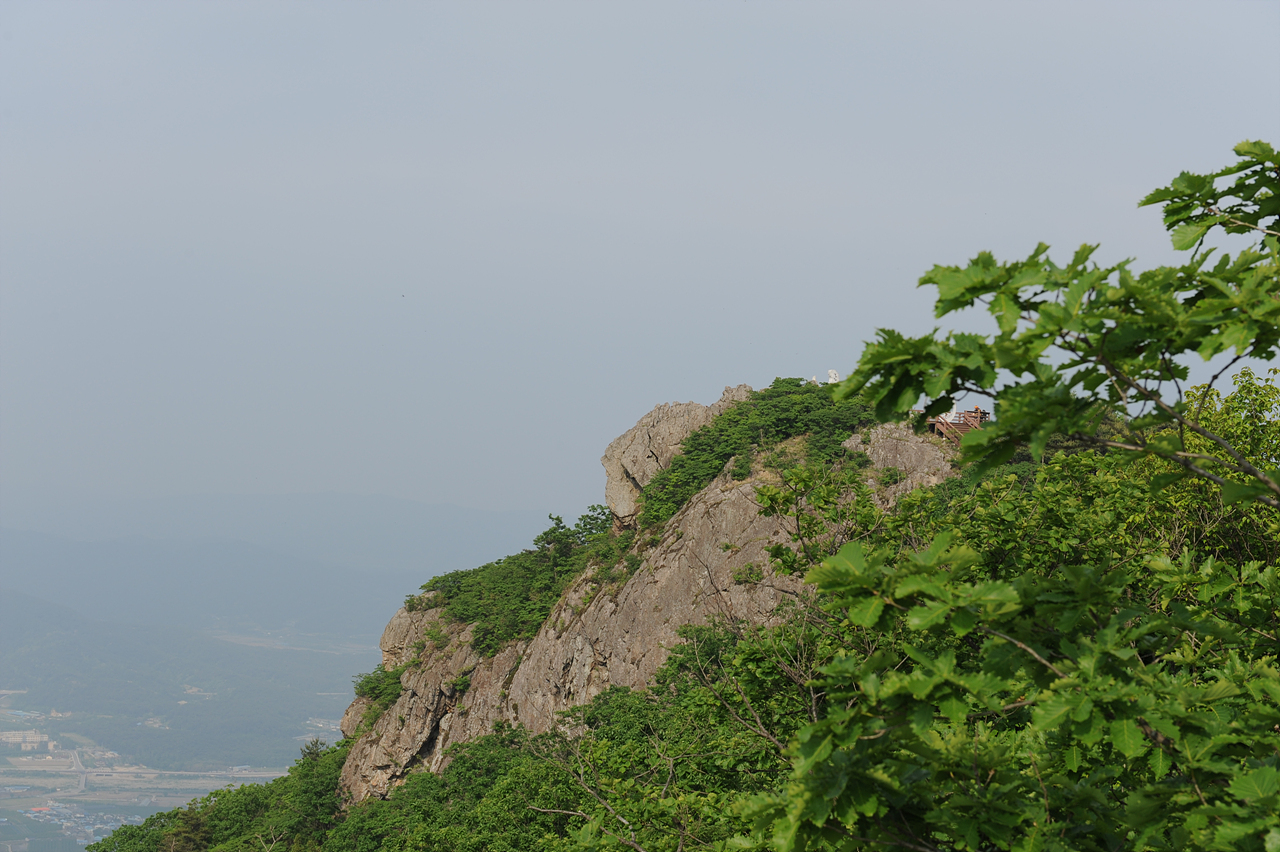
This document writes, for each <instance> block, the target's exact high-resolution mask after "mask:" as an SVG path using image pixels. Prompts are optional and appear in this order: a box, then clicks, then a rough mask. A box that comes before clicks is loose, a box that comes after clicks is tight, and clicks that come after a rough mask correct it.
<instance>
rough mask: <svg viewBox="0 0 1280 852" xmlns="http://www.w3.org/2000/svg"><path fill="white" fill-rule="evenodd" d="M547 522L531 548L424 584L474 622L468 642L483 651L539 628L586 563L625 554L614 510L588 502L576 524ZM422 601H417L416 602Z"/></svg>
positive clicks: (453, 613)
mask: <svg viewBox="0 0 1280 852" xmlns="http://www.w3.org/2000/svg"><path fill="white" fill-rule="evenodd" d="M549 518H550V520H551V526H550V527H548V528H547V529H546V530H545V531H543V532H542V533H539V534H538V536H537V537H536V538H535V539H534V540H533V548H532V549H530V550H526V551H524V552H522V553H517V554H515V555H513V556H508V557H506V558H505V559H499V560H498V561H496V562H490V563H489V564H487V565H481V566H480V567H479V568H473V569H471V570H468V571H454V572H453V573H450V574H442V575H441V576H439V577H435V578H433V579H432V580H430V581H429V582H427V583H426V584H425V585H423V587H422V590H423V592H424V593H426V594H425V595H423V596H422V597H423V598H428V597H429V596H432V595H434V599H433V600H431V601H430V603H431V605H433V606H441V607H443V608H444V612H445V615H446V616H447V617H448V618H449V619H451V620H453V621H454V622H457V623H460V624H473V625H475V627H474V628H473V630H472V639H471V645H472V647H473V648H475V649H476V650H477V651H479V652H481V653H482V654H485V655H490V656H491V655H493V654H495V653H497V652H498V651H499V650H500V649H501V648H502V647H503V646H504V645H506V644H507V643H508V642H511V641H514V640H517V639H528V638H530V637H532V636H533V635H534V634H535V633H537V632H538V628H539V627H541V626H542V623H543V622H544V621H546V619H547V615H548V614H549V613H550V612H551V608H552V607H553V606H555V603H556V601H558V600H559V599H560V594H561V593H562V592H563V591H564V590H565V587H567V586H568V585H569V583H570V582H571V581H572V580H573V579H574V578H575V577H576V576H578V575H579V574H581V573H582V571H583V570H585V569H586V568H587V567H588V566H592V565H594V566H604V567H608V566H612V565H614V564H616V563H617V562H619V561H620V560H621V559H622V558H623V554H624V553H625V552H626V550H627V548H628V547H629V546H630V544H631V536H630V535H620V536H619V535H614V534H613V533H612V532H611V527H612V523H613V516H612V515H611V514H610V513H609V510H608V508H606V507H604V506H592V507H591V508H590V509H589V510H588V511H587V513H586V514H584V515H583V516H582V517H581V518H579V519H578V522H577V523H576V524H574V526H572V527H569V526H566V525H565V522H564V519H563V518H561V517H559V516H556V515H550V516H549ZM419 605H421V604H419Z"/></svg>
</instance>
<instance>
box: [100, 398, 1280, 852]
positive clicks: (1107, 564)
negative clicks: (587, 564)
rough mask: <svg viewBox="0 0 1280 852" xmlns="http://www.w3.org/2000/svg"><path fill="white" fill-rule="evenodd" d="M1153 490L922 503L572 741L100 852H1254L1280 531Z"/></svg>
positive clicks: (124, 837) (469, 758)
mask: <svg viewBox="0 0 1280 852" xmlns="http://www.w3.org/2000/svg"><path fill="white" fill-rule="evenodd" d="M1239 383H1240V387H1239V388H1238V392H1241V393H1244V394H1246V395H1248V394H1252V395H1255V396H1257V395H1261V396H1264V397H1266V396H1268V394H1269V397H1270V398H1271V399H1275V400H1280V390H1277V389H1276V388H1275V386H1274V385H1268V384H1265V383H1262V384H1259V383H1257V382H1254V381H1253V380H1252V378H1251V377H1249V376H1242V377H1241V378H1240V380H1239ZM1259 387H1260V388H1261V390H1259ZM1267 388H1270V391H1267V390H1266V389H1267ZM1237 402H1238V400H1236V399H1235V398H1234V397H1227V398H1226V399H1223V400H1221V401H1220V402H1219V403H1216V404H1215V405H1214V409H1213V410H1212V411H1210V412H1208V413H1206V414H1205V415H1204V416H1205V418H1206V419H1207V420H1208V422H1212V423H1215V424H1220V425H1222V426H1223V427H1224V428H1229V429H1230V430H1231V431H1233V432H1234V433H1235V434H1237V435H1239V436H1240V437H1241V439H1242V443H1244V444H1246V445H1255V444H1256V445H1259V446H1261V445H1265V443H1266V438H1267V436H1269V435H1271V434H1272V433H1273V432H1274V430H1275V429H1276V428H1277V422H1276V420H1275V419H1271V418H1269V419H1263V420H1261V421H1258V420H1252V419H1250V418H1249V416H1248V411H1250V410H1252V409H1247V408H1242V407H1241V406H1239V405H1237V404H1236V403H1237ZM1142 465H1167V463H1166V462H1163V461H1162V460H1160V459H1146V460H1144V461H1143V462H1141V464H1140V465H1134V464H1133V463H1132V462H1131V461H1130V460H1128V459H1126V458H1124V457H1122V456H1121V455H1120V454H1117V453H1110V454H1105V455H1100V454H1097V453H1094V452H1092V451H1085V452H1080V453H1075V454H1073V455H1066V454H1059V455H1057V456H1055V457H1054V458H1051V459H1049V460H1048V461H1046V462H1045V463H1044V464H1041V465H1036V466H1034V467H1029V466H1028V467H1027V468H1021V467H1018V468H1012V469H1011V468H1000V469H996V470H994V471H992V472H990V473H988V474H986V475H984V476H980V477H974V478H971V479H957V480H954V481H953V482H954V483H958V484H952V483H948V484H947V486H946V487H945V488H944V487H938V488H933V489H922V490H920V491H917V492H913V493H912V494H909V495H906V496H904V497H903V498H901V499H900V501H899V503H898V506H897V507H896V509H895V510H894V511H893V512H891V513H888V514H883V515H880V516H878V517H866V518H864V519H862V520H858V519H854V520H853V523H861V524H863V526H862V527H861V528H860V532H859V533H858V534H857V536H856V537H857V538H858V539H859V540H860V541H861V544H860V545H851V546H850V547H847V548H845V549H843V550H842V551H841V552H840V554H838V555H837V556H835V557H825V558H823V559H822V562H821V564H820V565H818V566H813V565H810V566H809V577H810V579H811V580H812V581H814V583H815V594H814V596H813V598H812V599H811V600H808V601H806V600H801V601H798V602H797V603H796V605H795V606H794V608H792V609H791V610H790V611H789V614H788V617H787V618H786V619H785V620H784V621H783V622H782V623H781V624H779V625H777V626H774V627H771V628H768V629H751V628H749V627H747V626H746V625H743V624H736V623H721V624H719V625H715V626H711V627H700V628H690V629H686V630H685V631H684V636H685V638H686V643H685V644H683V645H681V646H677V648H675V649H674V650H673V653H672V655H671V657H670V658H669V659H668V661H667V663H666V665H665V666H664V668H663V669H662V670H661V672H660V674H659V676H658V677H657V679H656V683H655V684H654V686H653V687H652V688H651V689H649V690H646V691H628V690H623V689H614V690H610V691H608V692H606V693H604V694H602V695H600V696H597V697H596V698H595V699H594V700H593V701H592V702H591V703H590V704H588V705H586V706H584V707H581V708H577V709H576V710H574V711H572V712H571V713H569V714H568V718H567V719H566V722H567V724H566V725H565V726H564V728H563V730H564V731H569V732H572V733H569V734H561V733H554V734H548V735H542V736H538V737H532V736H530V735H528V734H527V733H526V732H524V731H521V730H512V729H500V730H498V731H496V732H495V733H494V734H492V735H490V736H487V737H484V738H481V739H479V740H476V741H473V742H471V743H468V744H466V745H464V746H461V747H459V748H457V749H456V750H455V751H454V752H452V755H453V758H454V760H453V763H452V764H450V766H449V767H448V768H447V769H446V770H445V771H444V772H443V773H442V774H441V775H439V776H437V775H432V774H429V773H420V774H415V775H412V776H411V777H410V779H409V781H408V783H406V784H405V785H404V786H403V787H401V788H399V789H397V790H396V791H394V792H393V794H392V795H391V796H390V798H388V799H387V800H385V801H382V800H370V801H367V802H364V803H362V804H360V805H356V806H353V807H351V808H349V809H348V810H347V811H346V812H345V813H344V812H339V811H337V810H336V805H335V799H336V796H335V795H333V794H334V787H329V788H325V787H324V784H326V783H333V782H334V781H335V779H336V774H333V775H328V776H326V775H323V773H318V772H315V771H312V769H307V768H306V767H305V766H304V768H303V769H299V768H295V770H294V772H292V773H291V775H290V776H289V777H288V778H285V779H279V780H277V781H276V782H272V784H269V785H265V786H262V787H245V788H239V789H238V790H233V791H226V792H223V791H220V792H218V793H215V794H212V795H211V796H210V797H206V798H205V799H203V800H200V801H198V802H196V803H194V804H193V805H192V806H190V807H189V808H187V809H186V810H182V811H175V812H171V813H170V814H168V815H161V816H158V817H155V818H153V820H151V821H149V823H148V825H147V826H143V827H142V828H140V829H126V830H123V833H121V834H119V836H118V838H117V836H113V837H112V838H110V839H109V840H108V841H105V842H103V843H100V844H98V845H97V846H96V847H95V852H143V851H144V850H146V852H151V850H160V849H170V848H173V849H178V850H181V849H192V850H194V849H200V850H204V849H216V850H221V852H231V851H232V850H236V852H244V850H248V849H260V848H263V847H264V846H266V847H270V845H271V843H272V842H277V843H278V845H277V846H276V848H278V849H284V848H291V849H320V850H333V852H338V850H341V851H342V852H347V851H348V850H356V851H357V852H363V851H364V850H368V851H369V852H372V850H436V849H448V850H458V852H462V850H468V852H469V851H470V850H475V852H479V850H510V851H511V852H515V850H521V852H533V850H538V849H550V850H596V849H619V848H623V847H626V848H631V849H636V848H639V849H643V850H645V852H676V850H680V849H690V848H699V847H703V846H707V847H711V848H715V847H716V844H729V845H730V848H742V849H765V848H782V849H795V848H808V849H837V848H844V847H843V846H842V844H843V839H844V838H847V836H848V835H849V834H855V835H856V836H860V837H868V838H872V839H871V840H869V841H868V842H867V843H865V844H863V845H864V846H865V847H867V848H893V847H900V846H901V840H902V839H903V838H904V837H914V838H924V839H925V842H924V843H918V842H917V841H915V840H913V841H911V842H912V843H913V844H915V845H919V846H922V847H923V848H927V849H931V850H932V849H937V850H961V849H971V848H991V849H1022V848H1046V849H1064V850H1065V849H1067V848H1071V849H1082V850H1096V852H1104V850H1105V852H1111V850H1118V849H1135V850H1136V849H1143V848H1152V849H1168V848H1179V849H1236V848H1239V849H1247V850H1252V849H1257V850H1259V852H1263V850H1264V844H1263V839H1264V838H1265V837H1267V836H1268V833H1269V832H1271V831H1273V830H1275V831H1276V832H1277V834H1280V807H1278V805H1280V783H1278V778H1277V776H1280V772H1277V770H1276V762H1277V761H1276V757H1275V755H1276V750H1277V747H1280V735H1277V734H1276V733H1275V730H1274V726H1275V725H1277V724H1280V709H1278V708H1280V686H1277V684H1280V671H1277V670H1276V668H1275V664H1274V659H1275V657H1276V655H1277V654H1278V653H1280V644H1278V642H1277V640H1276V638H1275V637H1276V636H1277V635H1280V579H1277V574H1276V567H1275V562H1276V559H1277V558H1280V544H1278V543H1277V539H1276V535H1275V532H1274V530H1273V525H1274V523H1275V517H1274V510H1271V509H1270V508H1268V507H1266V506H1264V505H1262V504H1259V503H1256V502H1255V503H1251V504H1239V503H1238V504H1224V503H1223V502H1222V501H1221V499H1220V496H1219V495H1218V494H1217V493H1216V492H1215V491H1212V490H1207V489H1204V488H1200V487H1199V484H1198V483H1196V482H1190V481H1187V482H1179V483H1175V484H1173V485H1171V486H1170V487H1169V488H1167V489H1166V490H1165V491H1163V492H1161V493H1159V494H1155V495H1153V494H1152V493H1151V491H1150V489H1149V488H1148V487H1147V485H1146V482H1147V480H1148V479H1149V478H1150V476H1151V475H1153V474H1158V473H1160V472H1161V471H1160V470H1159V469H1158V468H1151V469H1147V468H1145V467H1142ZM788 493H789V494H790V499H793V500H794V501H795V503H796V505H795V506H794V509H795V511H797V512H804V511H807V502H806V501H807V499H808V498H807V496H806V493H805V492H803V491H795V492H788ZM779 499H786V495H784V497H783V498H779ZM815 523H825V521H824V520H823V519H822V518H820V517H819V518H818V519H817V520H816V521H815ZM1192 529H1194V530H1195V533H1194V534H1190V533H1189V532H1188V531H1189V530H1192ZM1205 554H1214V555H1215V557H1216V558H1214V559H1208V560H1205V559H1203V558H1202V557H1203V556H1204V555H1205ZM1250 559H1254V560H1267V561H1266V562H1262V561H1255V562H1252V563H1249V562H1248V560H1250ZM326 754H327V755H337V756H336V757H332V758H330V757H327V756H325V755H321V756H320V757H322V758H323V759H325V760H330V759H331V760H332V761H333V762H337V761H338V760H340V758H341V754H342V752H341V751H339V752H330V753H326ZM312 759H313V760H314V759H316V757H315V756H313V758H312ZM313 768H314V767H313ZM975 768H976V771H975ZM307 785H310V786H307ZM1197 787H1198V789H1197ZM326 789H327V792H326ZM1202 797H1203V798H1202ZM830 820H839V824H838V825H836V826H831V825H830V824H829V821H830ZM1135 821H1136V822H1137V824H1138V825H1140V826H1146V827H1148V828H1150V833H1149V834H1148V835H1147V840H1146V841H1142V840H1141V838H1140V837H1139V835H1138V834H1137V829H1136V828H1135ZM1042 827H1045V828H1042ZM202 832H203V833H202ZM1059 832H1065V833H1064V834H1062V835H1061V837H1059V835H1058V833H1059ZM778 838H781V840H779V839H778ZM973 838H976V840H975V839H973ZM1062 838H1069V839H1070V844H1066V843H1065V841H1064V842H1061V843H1060V842H1058V841H1059V840H1060V839H1062ZM1224 838H1226V839H1224ZM1023 841H1028V842H1023ZM199 843H203V844H204V845H198V844H199Z"/></svg>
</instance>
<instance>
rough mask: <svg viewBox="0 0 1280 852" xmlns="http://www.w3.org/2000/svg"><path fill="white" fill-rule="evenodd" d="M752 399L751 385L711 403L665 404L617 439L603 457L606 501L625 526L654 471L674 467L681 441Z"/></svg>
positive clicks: (637, 510) (633, 514) (630, 519)
mask: <svg viewBox="0 0 1280 852" xmlns="http://www.w3.org/2000/svg"><path fill="white" fill-rule="evenodd" d="M750 396H751V386H750V385H738V386H737V387H732V388H730V387H726V388H725V389H724V394H723V395H722V396H721V397H720V399H719V400H718V401H716V402H714V403H712V404H711V405H699V404H698V403H696V402H670V403H665V404H663V405H659V406H657V407H656V408H654V409H653V411H650V412H649V413H648V414H646V415H645V416H644V417H641V418H640V420H639V422H638V423H636V425H635V426H632V427H631V428H630V429H628V430H627V431H626V432H623V433H622V434H621V435H619V436H618V437H617V438H614V439H613V441H611V442H610V443H609V447H608V448H607V449H606V450H605V451H604V456H602V457H601V459H600V464H602V465H604V471H605V476H606V481H605V487H604V501H605V504H606V505H608V507H609V508H610V509H611V510H612V511H613V514H614V516H615V517H616V518H618V519H619V520H620V521H621V522H622V523H624V524H626V523H630V522H631V521H633V520H634V519H635V517H636V515H637V514H638V512H639V507H638V506H637V505H636V501H637V500H638V499H639V497H640V490H641V489H642V488H644V487H645V486H646V485H648V484H649V480H650V479H652V478H653V475H654V474H655V473H657V472H658V471H660V470H662V469H663V468H665V467H667V466H668V465H669V464H671V460H672V459H673V458H675V455H676V453H678V452H679V451H680V443H681V442H682V441H683V440H684V439H685V438H687V437H688V436H689V435H690V434H692V433H693V431H694V430H695V429H698V428H701V427H702V426H705V425H706V424H708V423H710V422H711V421H712V420H714V419H715V418H716V415H717V414H719V413H720V412H722V411H724V410H725V409H726V408H728V407H729V406H731V405H733V404H734V403H735V402H740V401H741V400H744V399H747V398H748V397H750Z"/></svg>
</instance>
